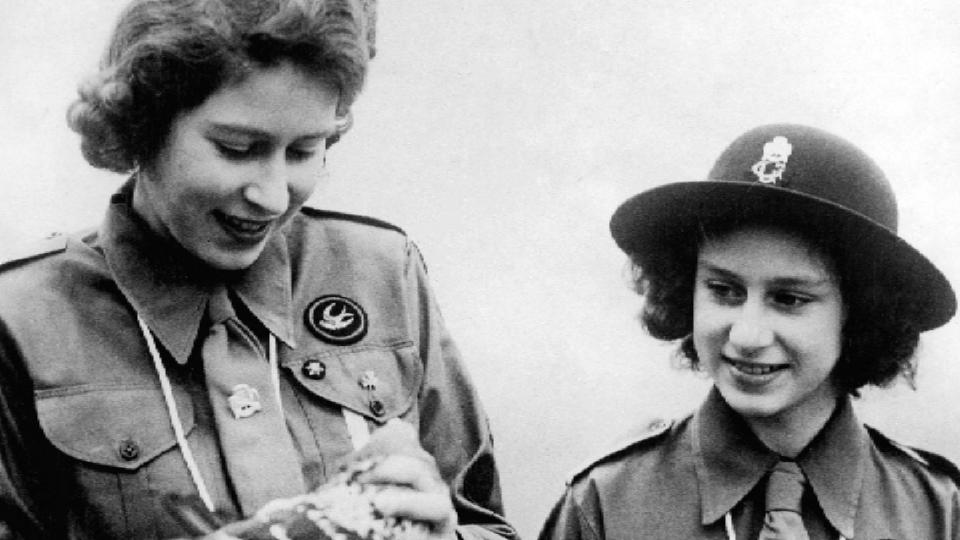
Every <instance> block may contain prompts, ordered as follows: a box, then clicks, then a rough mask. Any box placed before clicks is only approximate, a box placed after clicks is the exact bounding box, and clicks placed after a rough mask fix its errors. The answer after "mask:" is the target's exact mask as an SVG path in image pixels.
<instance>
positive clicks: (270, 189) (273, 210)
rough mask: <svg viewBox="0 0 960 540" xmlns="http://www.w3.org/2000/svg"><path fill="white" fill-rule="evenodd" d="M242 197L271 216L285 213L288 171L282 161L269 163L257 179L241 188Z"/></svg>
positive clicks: (288, 183) (287, 203) (288, 190)
mask: <svg viewBox="0 0 960 540" xmlns="http://www.w3.org/2000/svg"><path fill="white" fill-rule="evenodd" d="M243 197H244V198H245V199H246V200H247V201H248V202H250V203H251V204H253V205H254V206H256V207H258V208H259V209H261V210H262V211H263V212H264V213H267V214H270V215H271V216H279V215H280V214H283V213H284V212H286V211H287V208H288V206H289V204H290V171H289V167H288V165H287V164H286V163H285V162H283V161H282V160H281V161H280V162H279V163H278V162H276V161H271V162H270V163H269V164H267V165H265V166H264V167H263V168H262V169H261V170H260V171H259V174H258V176H257V178H256V179H255V180H254V181H252V182H250V183H249V184H247V185H246V186H245V187H244V188H243Z"/></svg>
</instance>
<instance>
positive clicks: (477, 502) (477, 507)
mask: <svg viewBox="0 0 960 540" xmlns="http://www.w3.org/2000/svg"><path fill="white" fill-rule="evenodd" d="M406 274H407V284H408V295H409V296H410V297H411V298H410V305H411V306H412V307H411V309H410V313H409V315H410V318H411V321H410V323H411V328H413V329H414V331H415V335H416V336H417V337H418V343H417V346H418V348H419V353H420V358H421V359H422V361H423V363H424V378H423V387H422V388H421V389H420V394H419V396H418V399H419V405H420V443H421V444H422V445H423V447H424V449H425V450H426V451H427V452H429V453H430V454H432V455H433V457H434V459H436V462H437V467H438V468H439V470H440V474H441V475H442V476H443V479H444V480H445V481H446V482H447V485H449V486H450V491H451V496H452V498H453V506H454V508H455V509H456V511H457V516H458V519H459V522H460V526H459V527H458V529H457V534H458V536H460V537H461V538H464V539H474V538H477V539H479V538H489V539H495V538H510V539H513V538H518V536H517V533H516V531H515V530H514V529H513V527H512V526H511V525H509V524H508V523H507V522H506V520H505V518H504V517H503V503H502V501H501V496H500V479H499V473H498V472H497V463H496V460H495V458H494V455H493V436H492V434H491V432H490V426H489V424H488V421H487V416H486V414H485V413H484V411H483V408H482V406H481V404H480V400H479V399H478V396H477V393H476V390H475V389H474V387H473V384H472V383H471V381H470V377H469V376H468V374H467V372H466V370H465V368H464V365H463V363H462V361H461V359H460V353H459V352H458V351H457V347H456V345H455V344H454V343H453V341H452V340H451V338H450V335H449V334H448V333H447V330H446V328H445V326H444V324H443V321H442V318H441V316H440V312H439V310H438V308H437V304H436V300H435V298H434V297H433V293H432V292H431V290H430V287H429V285H428V283H427V277H426V268H425V266H424V264H423V260H422V259H421V256H420V252H419V250H418V249H417V247H416V246H415V245H414V244H413V243H408V248H407V267H406Z"/></svg>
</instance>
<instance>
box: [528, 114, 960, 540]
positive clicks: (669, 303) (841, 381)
mask: <svg viewBox="0 0 960 540" xmlns="http://www.w3.org/2000/svg"><path fill="white" fill-rule="evenodd" d="M708 178H709V180H707V181H702V182H681V183H674V184H669V185H665V186H661V187H659V188H655V189H652V190H649V191H646V192H644V193H641V194H639V195H637V196H635V197H633V198H631V199H629V200H628V201H626V202H625V203H624V204H623V205H621V206H620V208H619V209H618V210H617V211H616V213H615V214H614V216H613V219H612V221H611V230H612V233H613V237H614V239H615V240H616V241H617V244H618V245H619V246H620V247H621V248H622V249H623V250H624V251H626V252H627V253H628V254H629V255H630V257H631V259H632V261H633V262H634V265H635V269H636V274H635V275H636V278H637V279H636V285H637V289H638V291H639V292H640V294H641V295H642V296H643V298H644V305H643V311H642V320H643V323H644V326H645V328H646V329H647V330H648V331H649V333H650V334H651V335H652V336H654V337H655V338H658V339H663V340H679V343H680V351H679V352H680V355H681V356H682V358H684V359H685V360H686V361H687V362H688V363H689V365H690V366H691V367H692V368H693V369H696V370H702V371H704V372H706V373H707V374H708V375H709V376H710V378H711V379H712V381H713V389H712V390H711V392H710V393H709V395H708V396H707V398H706V400H705V401H704V403H703V405H702V406H701V407H700V408H699V410H698V411H697V412H696V413H694V414H693V415H691V416H690V417H687V418H685V419H683V420H680V421H678V422H675V423H669V424H668V423H657V424H655V425H652V426H648V428H647V429H645V430H643V431H642V432H641V433H639V434H637V435H635V436H634V437H633V439H632V440H630V441H629V442H628V443H627V444H625V445H624V446H622V447H621V448H618V449H616V450H615V451H613V452H611V453H610V454H608V455H606V456H605V457H603V458H601V459H599V460H598V461H596V462H595V463H593V464H591V465H590V466H589V467H587V468H586V469H585V470H583V471H581V472H579V473H578V474H576V475H575V476H574V477H573V478H572V480H571V481H570V483H569V485H568V488H567V490H566V493H565V494H564V496H563V498H562V499H561V501H560V502H559V503H558V504H557V506H556V507H555V508H554V510H553V512H552V513H551V515H550V517H549V519H548V521H547V523H546V525H545V527H544V529H543V532H542V534H541V538H542V539H551V538H553V539H573V538H644V539H655V538H663V539H677V538H683V539H695V538H717V539H719V538H728V539H734V538H740V539H751V540H752V539H756V538H761V539H775V538H797V539H802V538H810V539H828V538H829V539H836V538H847V539H851V538H856V539H861V538H862V539H881V538H883V539H908V538H909V539H913V538H960V492H958V490H957V484H956V480H957V478H958V475H957V471H956V469H955V468H954V467H953V465H952V464H950V463H949V462H947V461H946V460H945V459H943V458H941V457H938V456H935V455H933V454H929V453H926V452H922V451H918V450H914V449H911V448H907V447H905V446H902V445H899V444H897V443H895V442H893V441H891V440H889V439H887V438H886V437H884V436H883V435H882V434H880V433H879V432H877V431H876V430H873V429H871V428H869V427H866V426H864V425H863V424H861V423H860V422H859V421H858V420H857V418H856V416H855V415H854V411H853V409H852V407H851V404H850V400H851V397H853V396H856V395H857V393H858V389H860V388H861V387H863V386H864V385H867V384H873V385H884V384H887V383H890V382H891V381H892V380H893V379H894V378H896V377H897V376H905V377H907V378H910V377H911V375H912V373H913V366H914V364H913V359H912V357H913V353H914V349H915V347H916V345H917V340H918V337H919V334H920V333H921V332H922V331H924V330H929V329H932V328H936V327H938V326H940V325H942V324H944V323H946V322H947V321H948V320H949V319H950V317H951V316H952V315H953V313H954V311H955V308H956V302H955V297H954V293H953V290H952V288H951V286H950V284H949V283H948V282H947V280H946V279H945V278H944V276H943V275H942V274H941V273H940V272H939V271H938V270H937V269H936V268H935V267H934V266H933V265H932V264H931V263H930V262H929V261H928V260H927V259H926V258H925V257H924V256H923V255H921V254H920V253H919V252H917V251H916V250H914V249H913V248H912V247H911V246H910V245H909V244H907V243H906V242H904V241H903V240H902V239H900V238H899V237H898V236H897V233H896V230H897V208H896V202H895V199H894V196H893V192H892V191H891V190H890V187H889V185H888V183H887V181H886V179H885V177H884V175H883V173H882V172H881V171H880V170H879V169H878V168H877V166H876V165H875V164H874V163H873V162H872V161H871V160H870V158H869V157H868V156H866V155H865V154H864V153H863V152H861V151H860V150H859V149H857V148H856V147H854V146H853V145H851V144H850V143H849V142H847V141H844V140H842V139H840V138H838V137H835V136H832V135H830V134H827V133H824V132H823V131H820V130H817V129H813V128H808V127H803V126H796V125H771V126H763V127H760V128H757V129H754V130H751V131H749V132H747V133H746V134H744V135H742V136H741V137H740V138H738V139H737V140H736V141H734V142H733V143H732V144H731V145H730V146H729V147H728V148H727V150H726V151H725V152H724V153H723V154H722V155H721V156H720V158H719V159H718V160H717V162H716V164H715V165H714V167H713V170H712V171H711V172H710V175H709V177H708Z"/></svg>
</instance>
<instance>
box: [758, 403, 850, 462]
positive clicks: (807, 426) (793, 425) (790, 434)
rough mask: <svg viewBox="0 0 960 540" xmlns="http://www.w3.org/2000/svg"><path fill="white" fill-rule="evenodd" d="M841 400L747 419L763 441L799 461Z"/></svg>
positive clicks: (775, 450)
mask: <svg viewBox="0 0 960 540" xmlns="http://www.w3.org/2000/svg"><path fill="white" fill-rule="evenodd" d="M838 403H839V399H838V398H837V397H836V396H835V398H834V399H832V400H823V401H815V402H814V403H807V404H805V405H806V406H798V407H795V408H793V409H787V410H785V411H782V412H781V413H780V414H778V415H776V416H771V417H752V418H746V419H745V420H746V422H747V425H749V426H750V430H751V431H753V433H754V434H755V435H756V436H757V438H759V439H760V441H761V442H762V443H763V444H764V445H766V446H767V448H770V449H771V450H773V451H774V452H776V453H778V454H780V455H781V456H783V457H787V458H795V457H797V455H799V454H800V452H802V451H803V449H804V448H806V447H807V445H808V444H810V441H812V440H813V438H814V437H816V436H817V434H818V433H820V430H821V429H823V426H825V425H826V424H827V421H829V420H830V417H831V416H833V411H834V410H836V408H837V404H838Z"/></svg>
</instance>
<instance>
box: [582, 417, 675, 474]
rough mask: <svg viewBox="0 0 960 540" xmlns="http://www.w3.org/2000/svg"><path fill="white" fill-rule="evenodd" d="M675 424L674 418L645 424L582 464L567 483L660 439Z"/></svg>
mask: <svg viewBox="0 0 960 540" xmlns="http://www.w3.org/2000/svg"><path fill="white" fill-rule="evenodd" d="M674 424H675V422H674V421H673V420H654V421H652V422H650V423H649V424H647V425H646V426H645V428H644V429H643V431H641V433H639V434H634V435H632V436H630V437H628V438H627V439H626V440H625V441H623V442H621V443H619V444H616V445H614V447H613V448H612V449H611V450H607V451H606V452H603V453H602V454H600V455H599V456H598V457H595V458H593V459H591V460H588V461H587V462H586V463H585V464H584V465H581V466H580V467H578V468H577V469H575V470H574V472H573V473H572V474H570V475H569V476H568V478H567V485H570V484H573V483H574V482H576V481H577V480H579V479H580V478H581V477H582V476H583V475H584V474H587V473H588V472H590V471H591V470H592V469H593V468H594V467H596V466H597V465H600V464H601V463H604V462H606V461H607V460H610V459H613V458H615V457H617V456H619V455H620V454H623V453H624V452H627V451H628V450H631V449H632V448H634V447H636V446H638V445H641V444H644V443H650V442H652V441H654V440H656V439H659V438H660V437H661V436H663V435H664V434H666V433H668V432H669V431H670V429H671V428H672V427H673V425H674Z"/></svg>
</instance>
